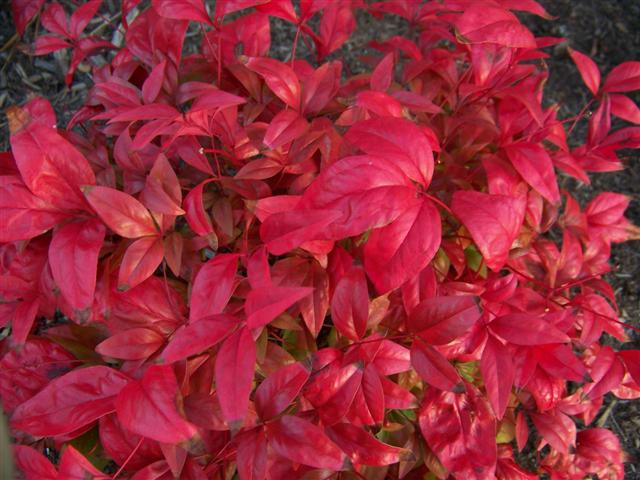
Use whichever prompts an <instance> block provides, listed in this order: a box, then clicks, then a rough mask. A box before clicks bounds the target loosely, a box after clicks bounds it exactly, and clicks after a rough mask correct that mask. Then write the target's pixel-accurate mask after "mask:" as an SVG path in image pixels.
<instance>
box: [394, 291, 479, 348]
mask: <svg viewBox="0 0 640 480" xmlns="http://www.w3.org/2000/svg"><path fill="white" fill-rule="evenodd" d="M480 315H481V313H480V309H479V308H478V298H477V297H474V296H471V295H460V296H449V297H435V298H428V299H426V300H423V301H422V302H420V303H419V304H418V305H417V306H416V307H415V308H414V309H413V310H412V311H411V315H409V319H408V321H407V327H408V328H409V329H410V331H412V332H416V333H417V334H418V335H419V336H420V337H422V338H423V339H425V340H426V341H427V342H428V343H430V344H433V345H445V344H447V343H449V342H451V341H453V340H455V339H457V338H459V337H460V336H462V335H463V334H464V333H465V332H466V331H467V330H469V329H470V328H471V326H473V324H475V323H476V321H477V320H478V319H479V318H480Z"/></svg>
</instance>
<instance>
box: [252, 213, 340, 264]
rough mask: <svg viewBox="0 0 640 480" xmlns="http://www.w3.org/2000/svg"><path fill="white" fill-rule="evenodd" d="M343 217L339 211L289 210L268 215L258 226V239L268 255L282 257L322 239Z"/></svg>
mask: <svg viewBox="0 0 640 480" xmlns="http://www.w3.org/2000/svg"><path fill="white" fill-rule="evenodd" d="M342 217H343V213H342V212H341V211H340V210H326V209H318V210H290V211H286V212H278V213H275V214H273V215H269V216H268V217H267V218H266V219H265V221H264V222H263V223H262V225H261V226H260V238H261V239H262V241H263V242H265V243H266V245H267V248H268V249H269V253H272V254H274V255H282V254H284V253H287V252H289V251H291V250H293V249H295V248H297V247H299V246H300V245H302V244H304V243H305V242H307V241H310V240H313V239H315V238H318V237H322V236H323V235H324V234H325V232H326V231H327V229H328V228H329V226H330V225H331V224H332V223H333V222H335V221H337V220H340V219H341V218H342Z"/></svg>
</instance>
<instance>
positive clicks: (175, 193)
mask: <svg viewBox="0 0 640 480" xmlns="http://www.w3.org/2000/svg"><path fill="white" fill-rule="evenodd" d="M141 200H142V201H143V202H144V204H145V205H146V206H147V207H148V208H149V209H150V210H152V211H154V212H158V213H163V214H166V215H184V213H185V211H184V210H182V208H180V204H181V203H182V191H181V187H180V182H179V180H178V177H177V176H176V174H175V172H174V171H173V168H172V167H171V164H170V163H169V160H167V157H165V156H164V155H158V158H156V161H155V163H154V164H153V168H152V169H151V172H149V175H148V176H147V179H146V183H145V187H144V190H143V193H142V197H141Z"/></svg>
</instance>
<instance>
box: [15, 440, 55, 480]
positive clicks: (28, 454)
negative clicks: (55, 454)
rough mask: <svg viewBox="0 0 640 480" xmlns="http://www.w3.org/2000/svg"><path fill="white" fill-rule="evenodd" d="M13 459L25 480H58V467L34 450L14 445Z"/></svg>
mask: <svg viewBox="0 0 640 480" xmlns="http://www.w3.org/2000/svg"><path fill="white" fill-rule="evenodd" d="M13 457H14V459H15V463H16V467H17V468H18V470H20V471H21V472H22V473H23V474H24V478H25V480H56V479H57V478H58V472H57V471H56V467H54V466H53V465H52V464H51V462H50V461H49V460H48V459H47V457H45V456H44V455H43V454H42V453H40V452H38V451H37V450H35V449H34V448H31V447H27V446H25V445H14V446H13ZM7 480H9V479H7Z"/></svg>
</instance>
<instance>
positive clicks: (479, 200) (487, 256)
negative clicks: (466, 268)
mask: <svg viewBox="0 0 640 480" xmlns="http://www.w3.org/2000/svg"><path fill="white" fill-rule="evenodd" d="M451 209H452V210H453V213H454V214H455V215H456V216H457V217H458V218H459V219H460V220H462V223H464V226H465V227H467V229H468V230H469V232H470V233H471V236H472V237H473V241H474V242H475V243H476V245H477V246H478V248H479V249H480V252H481V253H482V256H483V257H484V261H485V263H486V264H487V266H488V267H489V268H491V269H492V270H494V271H498V270H500V268H502V266H503V265H504V264H505V263H506V261H507V259H508V257H509V250H511V245H512V244H513V241H514V240H515V239H516V238H517V237H518V233H519V232H520V227H521V225H522V222H523V220H524V214H525V200H524V199H523V198H514V197H508V196H505V195H489V194H486V193H480V192H471V191H457V192H455V193H454V194H453V201H452V203H451Z"/></svg>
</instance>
